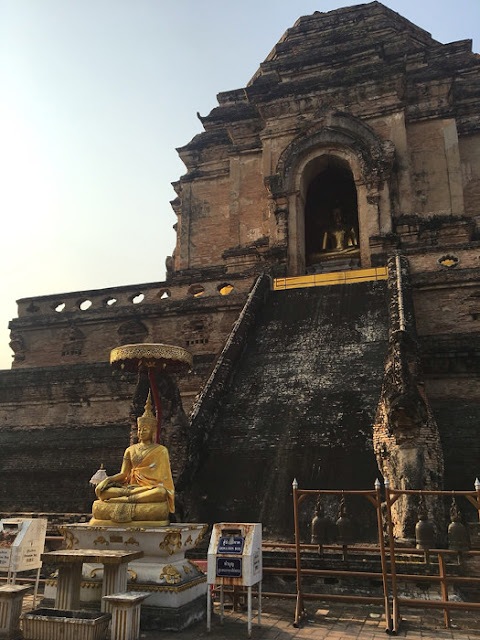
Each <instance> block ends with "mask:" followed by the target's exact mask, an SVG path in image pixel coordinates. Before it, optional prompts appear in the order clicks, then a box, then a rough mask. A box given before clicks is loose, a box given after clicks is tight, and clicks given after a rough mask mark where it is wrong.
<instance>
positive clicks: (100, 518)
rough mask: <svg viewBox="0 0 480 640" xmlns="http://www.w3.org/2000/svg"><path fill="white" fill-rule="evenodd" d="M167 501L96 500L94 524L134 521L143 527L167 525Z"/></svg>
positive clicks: (113, 524) (106, 524) (126, 523)
mask: <svg viewBox="0 0 480 640" xmlns="http://www.w3.org/2000/svg"><path fill="white" fill-rule="evenodd" d="M168 514H169V512H168V504H167V503H166V502H146V503H136V502H109V501H104V500H95V502H94V503H93V505H92V516H93V517H92V519H91V520H90V523H89V524H90V525H93V526H102V527H108V526H118V525H119V524H121V525H128V524H129V523H134V524H135V525H136V526H142V527H146V526H148V527H165V526H167V525H168V524H170V520H169V517H168Z"/></svg>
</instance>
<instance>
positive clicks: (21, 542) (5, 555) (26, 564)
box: [0, 518, 47, 573]
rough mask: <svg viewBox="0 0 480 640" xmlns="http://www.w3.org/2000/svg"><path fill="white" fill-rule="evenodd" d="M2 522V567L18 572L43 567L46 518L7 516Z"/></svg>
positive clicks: (0, 533)
mask: <svg viewBox="0 0 480 640" xmlns="http://www.w3.org/2000/svg"><path fill="white" fill-rule="evenodd" d="M0 523H1V529H0V569H2V570H4V571H8V570H10V571H12V572H14V573H16V572H18V571H29V570H30V569H38V568H39V567H41V566H42V560H41V558H40V556H41V554H42V553H43V550H44V547H45V534H46V532H47V520H46V518H32V519H31V520H27V519H25V518H6V519H4V520H1V521H0Z"/></svg>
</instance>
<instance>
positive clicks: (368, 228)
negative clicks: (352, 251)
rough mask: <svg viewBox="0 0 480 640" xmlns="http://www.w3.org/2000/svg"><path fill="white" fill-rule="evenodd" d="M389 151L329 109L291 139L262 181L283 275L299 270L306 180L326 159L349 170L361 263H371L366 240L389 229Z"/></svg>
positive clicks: (366, 129) (387, 144) (354, 121)
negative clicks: (283, 253) (282, 255)
mask: <svg viewBox="0 0 480 640" xmlns="http://www.w3.org/2000/svg"><path fill="white" fill-rule="evenodd" d="M394 155H395V147H394V144H393V142H391V141H390V140H382V139H381V138H380V136H379V135H378V134H377V133H376V132H375V131H374V130H373V129H372V128H371V127H370V126H369V125H367V124H366V123H364V122H362V121H361V120H359V119H358V118H355V117H353V116H351V115H349V114H346V113H343V112H339V111H335V112H332V113H330V114H329V115H327V116H326V117H325V118H323V119H322V120H321V121H320V122H316V123H315V125H313V126H312V127H310V128H309V129H307V130H306V131H304V132H302V133H301V134H300V135H298V136H297V137H296V138H294V139H293V140H292V141H291V142H290V144H289V145H288V146H287V147H286V148H285V149H284V151H283V152H282V154H281V155H280V158H279V160H278V163H277V167H276V172H275V174H274V175H272V176H269V177H268V178H266V180H265V185H266V187H267V189H268V191H269V193H270V197H271V198H272V201H273V202H272V208H273V210H274V212H275V216H276V220H277V239H276V240H277V244H278V245H283V246H285V247H286V249H287V256H288V265H287V270H288V274H289V275H300V274H302V273H304V272H305V229H304V208H305V197H306V189H307V187H308V181H309V180H311V178H312V177H313V176H314V175H315V172H316V171H317V172H318V170H319V167H320V166H321V163H322V162H325V159H327V158H328V157H330V158H334V159H335V160H336V161H338V162H342V163H344V164H345V165H346V166H348V167H349V168H350V170H351V171H352V174H353V178H354V181H355V186H356V189H357V201H358V219H359V227H360V251H361V264H362V266H363V267H367V266H369V265H370V264H371V251H370V238H372V237H375V236H380V235H383V234H386V233H389V232H390V231H391V228H392V227H391V211H390V192H389V182H390V177H391V173H392V167H393V160H394Z"/></svg>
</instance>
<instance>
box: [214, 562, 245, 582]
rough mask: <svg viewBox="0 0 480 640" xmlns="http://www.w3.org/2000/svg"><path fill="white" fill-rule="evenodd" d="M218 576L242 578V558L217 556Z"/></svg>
mask: <svg viewBox="0 0 480 640" xmlns="http://www.w3.org/2000/svg"><path fill="white" fill-rule="evenodd" d="M216 575H217V577H218V578H241V577H242V558H217V571H216Z"/></svg>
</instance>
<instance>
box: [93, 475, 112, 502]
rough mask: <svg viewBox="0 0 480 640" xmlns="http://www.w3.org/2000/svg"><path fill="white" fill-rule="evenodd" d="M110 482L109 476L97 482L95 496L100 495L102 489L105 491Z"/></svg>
mask: <svg viewBox="0 0 480 640" xmlns="http://www.w3.org/2000/svg"><path fill="white" fill-rule="evenodd" d="M111 482H112V480H111V478H110V477H107V478H105V479H104V480H102V481H101V482H99V483H98V484H97V486H96V487H95V495H96V496H97V498H99V497H100V494H101V493H102V491H105V489H108V486H109V484H110V483H111Z"/></svg>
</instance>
